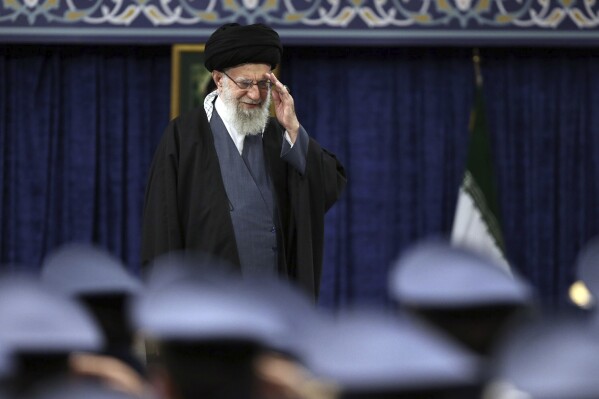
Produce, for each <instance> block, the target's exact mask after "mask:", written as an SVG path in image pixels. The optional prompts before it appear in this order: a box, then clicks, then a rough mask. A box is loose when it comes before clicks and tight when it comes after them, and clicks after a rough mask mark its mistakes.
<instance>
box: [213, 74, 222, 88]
mask: <svg viewBox="0 0 599 399" xmlns="http://www.w3.org/2000/svg"><path fill="white" fill-rule="evenodd" d="M222 79H223V74H222V73H220V72H219V71H217V70H214V71H212V80H214V84H215V85H216V88H217V89H219V90H220V88H221V87H222Z"/></svg>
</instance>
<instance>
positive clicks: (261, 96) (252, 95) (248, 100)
mask: <svg viewBox="0 0 599 399" xmlns="http://www.w3.org/2000/svg"><path fill="white" fill-rule="evenodd" d="M268 72H270V66H269V65H265V64H244V65H239V66H236V67H234V68H230V69H228V70H227V71H226V75H225V74H224V73H221V75H220V82H221V83H222V86H223V88H225V87H226V88H227V89H228V94H229V95H230V97H232V98H234V99H235V100H236V101H237V103H238V106H239V107H240V108H241V109H244V110H252V109H257V108H260V107H261V105H263V104H264V103H265V102H266V101H267V100H268V99H269V96H270V90H269V89H260V88H259V87H258V85H256V84H253V85H252V86H251V87H250V88H249V89H241V88H239V86H238V85H237V84H242V83H243V82H252V83H256V82H265V81H267V80H268V79H266V77H265V76H264V74H266V73H268ZM227 75H228V76H227ZM221 90H222V89H221ZM220 94H222V92H221V93H220Z"/></svg>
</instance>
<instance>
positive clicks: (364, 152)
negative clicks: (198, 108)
mask: <svg viewBox="0 0 599 399" xmlns="http://www.w3.org/2000/svg"><path fill="white" fill-rule="evenodd" d="M471 54H472V53H471V50H469V49H443V50H439V49H380V48H375V49H365V48H345V49H330V48H304V49H295V50H294V52H293V53H291V54H289V55H288V57H289V61H288V62H287V63H286V64H285V65H286V68H284V69H283V76H284V79H286V83H287V84H288V85H289V86H291V87H292V90H293V94H294V98H295V100H296V106H297V110H298V113H299V116H300V120H301V121H302V123H303V124H304V125H305V126H306V128H307V130H308V131H309V132H310V133H311V134H312V135H314V136H315V137H317V138H318V139H319V140H320V141H321V142H322V143H323V145H324V146H326V147H328V148H330V149H331V150H333V151H334V152H336V153H337V154H338V155H339V157H340V158H341V159H342V161H343V162H344V163H345V165H346V166H347V169H348V172H349V185H348V190H347V192H346V194H345V197H344V198H343V200H342V201H341V203H339V204H338V205H337V206H336V207H335V208H334V209H333V210H332V211H331V212H330V214H329V215H328V222H329V225H328V226H327V228H328V231H327V246H326V249H325V250H326V254H325V273H324V276H323V287H322V294H321V305H322V306H326V307H338V306H346V305H348V304H364V303H368V302H375V303H388V302H389V300H388V298H387V285H386V277H387V273H388V270H389V267H390V266H391V264H392V262H393V260H394V259H396V258H397V256H398V255H399V254H400V253H401V251H402V250H403V249H404V248H405V247H406V246H408V245H411V244H412V243H414V242H415V241H418V240H420V239H424V238H427V237H431V236H439V235H441V236H446V237H447V236H448V235H449V231H450V229H451V223H452V219H453V212H454V207H455V201H456V199H457V190H458V187H459V184H460V180H461V177H462V172H463V167H464V165H465V155H466V152H465V151H466V148H467V145H468V134H467V127H468V118H469V113H470V109H471V106H472V100H473V97H472V94H473V87H474V81H473V67H472V55H471ZM598 56H599V52H597V51H596V50H589V49H584V50H565V49H554V50H547V49H537V50H531V49H526V50H518V49H483V51H482V63H483V64H482V69H483V76H484V91H485V96H486V103H487V107H488V109H487V115H488V119H489V126H490V134H491V137H492V141H493V154H494V159H493V163H494V165H495V170H496V174H497V179H496V180H497V186H498V190H499V193H500V198H499V202H500V206H501V208H502V211H503V212H502V214H503V218H502V219H503V225H504V234H505V236H506V245H507V254H508V257H509V259H510V260H511V262H512V263H513V265H514V268H515V269H516V270H518V271H519V272H520V273H521V274H523V275H524V276H525V277H526V278H528V279H529V281H530V282H531V283H532V284H533V285H534V287H536V289H537V291H538V295H539V299H540V301H541V304H543V305H545V306H546V307H548V308H552V309H555V308H562V307H565V306H568V302H567V296H566V295H567V289H568V287H569V285H570V284H571V283H572V282H573V281H574V279H575V268H574V262H575V258H576V254H577V252H578V251H579V250H580V248H581V247H582V245H583V244H584V243H585V242H586V241H587V240H588V239H589V238H591V237H592V236H594V235H596V234H598V233H599V218H598V217H597V216H598V215H597V213H598V210H597V206H596V198H597V194H598V193H597V190H598V187H599V174H598V173H597V162H599V155H598V154H599V136H598V134H597V133H598V132H596V131H595V129H596V127H597V126H599V124H598V122H599V120H597V118H599V78H598V77H597V76H596V74H593V71H596V70H597V69H598V68H599V58H598Z"/></svg>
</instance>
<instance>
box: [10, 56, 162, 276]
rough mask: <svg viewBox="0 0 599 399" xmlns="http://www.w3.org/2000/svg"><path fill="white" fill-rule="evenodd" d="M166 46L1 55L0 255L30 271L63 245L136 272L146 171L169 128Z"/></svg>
mask: <svg viewBox="0 0 599 399" xmlns="http://www.w3.org/2000/svg"><path fill="white" fill-rule="evenodd" d="M169 51H170V49H169V47H162V48H144V47H133V48H132V47H111V48H102V47H69V46H64V47H58V46H56V47H54V46H18V47H17V46H7V47H3V48H2V51H1V52H0V54H2V55H0V76H2V79H3V83H2V87H1V89H0V160H1V162H0V187H1V188H0V189H1V190H2V195H1V196H0V215H1V223H0V257H1V261H2V263H11V264H20V266H19V267H21V268H32V269H36V268H37V267H38V266H39V264H40V262H41V260H42V258H43V256H44V255H45V254H46V253H47V252H48V251H50V250H52V249H53V248H55V247H56V246H58V245H59V244H61V243H63V242H68V241H83V242H95V243H98V244H99V245H101V246H103V247H105V248H107V249H109V250H110V251H111V252H113V253H114V254H115V255H117V256H119V257H121V258H122V259H123V260H125V261H126V262H127V264H128V265H131V267H132V268H133V269H136V268H137V264H138V263H139V260H138V258H139V256H138V252H139V235H140V230H141V207H142V201H143V190H144V186H145V179H146V175H147V168H148V165H149V162H150V160H151V157H152V154H153V151H154V148H155V146H156V143H157V142H158V138H159V136H160V134H161V132H162V129H163V128H164V126H165V125H166V123H167V122H168V110H169V84H170V60H169V57H170V56H169Z"/></svg>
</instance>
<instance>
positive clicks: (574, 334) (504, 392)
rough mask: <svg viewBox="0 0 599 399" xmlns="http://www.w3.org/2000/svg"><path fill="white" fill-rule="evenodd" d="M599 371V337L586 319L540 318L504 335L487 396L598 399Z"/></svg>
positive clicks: (495, 357) (539, 398)
mask: <svg viewBox="0 0 599 399" xmlns="http://www.w3.org/2000/svg"><path fill="white" fill-rule="evenodd" d="M597 375H599V341H598V337H597V334H596V332H593V331H592V330H591V329H589V328H588V324H587V323H586V322H583V321H581V320H572V319H568V318H563V317H560V318H558V319H557V320H544V321H538V322H535V323H530V324H528V325H526V326H521V327H520V328H517V329H515V330H513V331H511V333H510V334H507V335H506V336H505V337H504V339H503V340H502V342H501V344H500V345H499V346H498V348H497V353H496V354H495V356H494V362H493V371H492V382H491V383H490V384H489V386H488V388H487V389H486V392H487V394H488V396H485V398H489V399H507V398H514V397H523V398H535V399H537V398H538V399H591V398H598V397H599V378H597ZM518 395H519V396H518Z"/></svg>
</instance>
